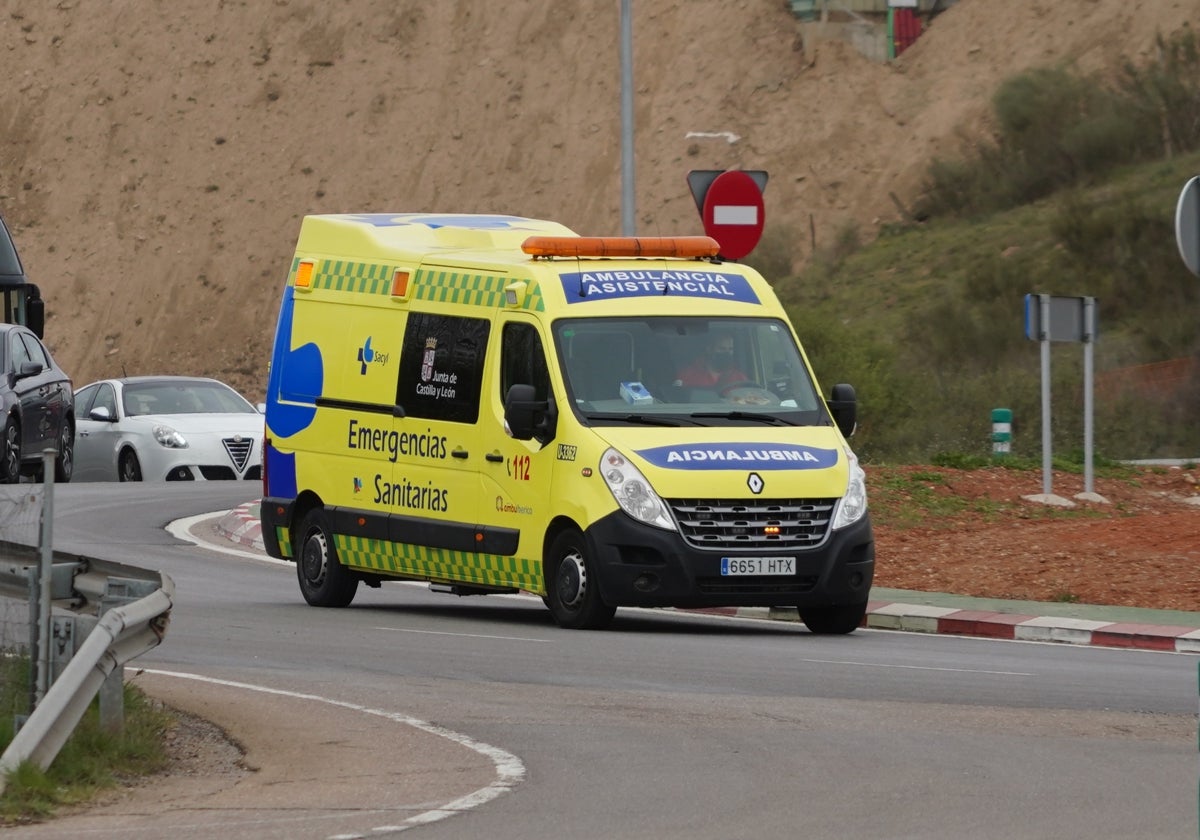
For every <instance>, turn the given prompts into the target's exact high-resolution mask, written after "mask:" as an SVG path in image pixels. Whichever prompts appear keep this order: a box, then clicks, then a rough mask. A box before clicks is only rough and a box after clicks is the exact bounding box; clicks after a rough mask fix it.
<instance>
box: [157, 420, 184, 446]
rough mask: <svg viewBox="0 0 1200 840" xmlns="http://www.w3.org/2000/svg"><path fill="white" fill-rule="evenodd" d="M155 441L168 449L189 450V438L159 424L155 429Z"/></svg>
mask: <svg viewBox="0 0 1200 840" xmlns="http://www.w3.org/2000/svg"><path fill="white" fill-rule="evenodd" d="M154 439H155V440H156V441H158V442H159V443H160V444H162V445H163V446H165V447H167V448H168V449H187V445H188V442H187V438H185V437H184V436H183V435H181V434H179V432H177V431H175V430H174V429H172V428H171V427H170V426H165V425H163V424H162V423H159V424H158V425H157V426H155V427H154Z"/></svg>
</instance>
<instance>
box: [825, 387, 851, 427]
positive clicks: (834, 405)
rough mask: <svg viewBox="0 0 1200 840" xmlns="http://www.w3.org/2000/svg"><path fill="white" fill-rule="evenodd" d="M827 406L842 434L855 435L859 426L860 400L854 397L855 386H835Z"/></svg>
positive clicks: (826, 402) (826, 401) (826, 403)
mask: <svg viewBox="0 0 1200 840" xmlns="http://www.w3.org/2000/svg"><path fill="white" fill-rule="evenodd" d="M825 405H826V406H827V407H828V408H829V413H830V414H832V415H833V422H834V423H836V424H837V427H838V429H839V430H841V433H842V434H843V435H844V436H846V437H850V436H851V435H853V434H854V430H855V428H857V426H858V400H857V398H856V397H855V395H854V386H853V385H847V384H846V383H845V382H839V383H838V384H837V385H834V386H833V389H832V390H831V391H830V395H829V399H827V400H825Z"/></svg>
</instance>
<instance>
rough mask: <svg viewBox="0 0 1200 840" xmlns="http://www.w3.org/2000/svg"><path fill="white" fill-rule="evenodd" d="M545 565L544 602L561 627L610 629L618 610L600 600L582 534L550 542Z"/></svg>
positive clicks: (564, 534) (568, 534) (568, 533)
mask: <svg viewBox="0 0 1200 840" xmlns="http://www.w3.org/2000/svg"><path fill="white" fill-rule="evenodd" d="M546 562H547V565H546V570H545V574H546V597H545V599H544V600H545V602H546V606H548V607H549V608H550V612H551V613H553V615H554V620H555V621H557V622H558V625H559V626H560V627H566V628H568V629H570V630H600V629H602V628H604V627H607V626H608V624H609V622H611V621H612V617H613V615H615V614H616V612H617V608H616V607H613V606H609V605H608V604H606V603H604V600H603V599H602V598H601V597H600V587H599V586H598V585H597V582H596V579H595V575H594V574H593V571H594V568H593V567H594V564H593V562H592V561H591V560H589V559H588V556H587V543H586V542H585V541H584V539H583V534H581V533H580V532H579V531H578V530H577V529H575V528H569V529H567V530H565V531H563V532H561V533H560V534H559V535H558V536H557V537H555V538H554V542H553V543H551V545H550V551H549V553H548V554H547V556H546Z"/></svg>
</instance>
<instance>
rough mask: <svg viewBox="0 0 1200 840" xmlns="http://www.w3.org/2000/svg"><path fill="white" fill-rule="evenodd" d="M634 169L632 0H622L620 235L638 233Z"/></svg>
mask: <svg viewBox="0 0 1200 840" xmlns="http://www.w3.org/2000/svg"><path fill="white" fill-rule="evenodd" d="M633 178H634V166H633V0H621V233H622V234H624V235H625V236H633V235H634V234H635V233H637V211H636V209H635V204H634V189H633Z"/></svg>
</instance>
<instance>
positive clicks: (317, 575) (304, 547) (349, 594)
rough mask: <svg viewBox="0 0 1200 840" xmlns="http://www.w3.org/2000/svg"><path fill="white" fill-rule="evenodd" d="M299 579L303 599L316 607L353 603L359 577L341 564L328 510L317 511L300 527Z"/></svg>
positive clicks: (297, 567) (305, 518) (305, 517)
mask: <svg viewBox="0 0 1200 840" xmlns="http://www.w3.org/2000/svg"><path fill="white" fill-rule="evenodd" d="M300 533H301V534H302V535H303V536H302V537H301V538H300V554H299V555H298V556H297V557H296V579H297V580H299V581H300V592H301V593H302V594H303V595H304V600H305V601H307V602H308V603H309V604H311V605H312V606H314V607H344V606H346V605H348V604H349V603H350V602H351V601H353V600H354V593H355V592H356V591H357V590H358V578H357V577H355V576H354V575H352V574H351V573H350V572H348V571H346V567H345V566H343V565H342V564H341V563H340V562H339V561H338V556H337V547H336V546H334V544H333V535H332V534H331V533H330V531H329V522H328V519H327V517H326V516H325V511H324V510H322V509H321V508H314V509H313V510H310V511H309V512H308V513H307V514H305V516H304V521H303V524H301V526H300Z"/></svg>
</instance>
